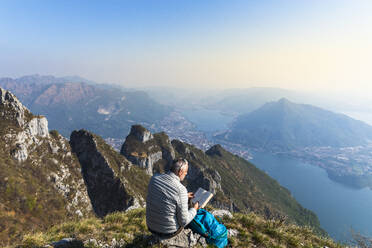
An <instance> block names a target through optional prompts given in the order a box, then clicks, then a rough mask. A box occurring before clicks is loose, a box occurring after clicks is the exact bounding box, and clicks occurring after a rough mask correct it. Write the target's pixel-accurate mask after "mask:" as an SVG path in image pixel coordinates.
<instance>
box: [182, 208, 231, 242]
mask: <svg viewBox="0 0 372 248" xmlns="http://www.w3.org/2000/svg"><path fill="white" fill-rule="evenodd" d="M188 226H189V227H190V229H191V230H192V231H194V232H196V233H198V234H200V235H202V236H204V237H205V239H206V240H207V243H208V244H214V245H215V246H217V247H218V248H223V247H225V246H226V245H227V243H228V241H227V232H228V231H227V228H226V227H225V226H224V225H223V224H220V223H219V222H218V221H217V220H216V218H215V217H214V216H213V214H211V213H209V212H208V211H206V210H204V209H199V210H198V212H197V213H196V216H195V218H194V219H193V220H192V221H191V222H190V224H189V225H188Z"/></svg>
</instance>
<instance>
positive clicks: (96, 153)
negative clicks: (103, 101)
mask: <svg viewBox="0 0 372 248" xmlns="http://www.w3.org/2000/svg"><path fill="white" fill-rule="evenodd" d="M70 144H71V147H72V151H73V152H74V154H76V156H77V157H78V159H79V161H80V164H81V167H82V175H83V178H84V181H85V184H86V185H87V189H88V194H89V197H90V199H91V201H92V205H93V209H94V212H95V213H96V214H97V216H99V217H103V216H105V215H106V214H108V213H111V212H115V211H124V210H128V209H131V208H136V207H139V206H143V205H144V197H145V194H146V190H147V187H146V186H147V183H148V181H149V177H148V176H147V175H146V174H145V172H144V171H143V170H141V169H139V168H136V167H133V166H132V164H131V163H130V162H129V161H128V160H127V159H125V157H124V156H121V155H120V154H119V153H117V152H116V151H115V150H114V149H113V148H112V147H110V146H109V145H107V144H106V143H105V142H104V141H103V139H102V138H100V137H99V136H96V135H94V134H92V133H90V132H88V131H85V130H80V131H74V132H72V134H71V138H70Z"/></svg>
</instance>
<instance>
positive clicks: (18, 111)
mask: <svg viewBox="0 0 372 248" xmlns="http://www.w3.org/2000/svg"><path fill="white" fill-rule="evenodd" d="M0 106H1V107H3V109H4V110H5V111H4V112H2V117H5V119H8V120H14V121H16V123H17V125H18V126H19V127H22V126H23V124H24V122H25V113H29V110H28V109H27V108H26V107H25V106H23V104H22V103H21V102H20V101H19V100H18V99H17V98H16V97H15V96H14V95H13V94H12V93H10V92H9V91H7V90H4V89H2V88H0Z"/></svg>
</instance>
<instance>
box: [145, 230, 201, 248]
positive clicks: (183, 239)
mask: <svg viewBox="0 0 372 248" xmlns="http://www.w3.org/2000/svg"><path fill="white" fill-rule="evenodd" d="M148 244H149V246H152V245H155V244H161V245H162V246H164V247H168V248H181V247H194V246H196V245H198V246H199V247H206V246H207V242H206V241H205V238H204V237H202V236H200V235H199V234H197V233H193V232H192V231H191V229H183V230H182V231H181V232H180V233H179V234H178V235H177V236H175V237H172V238H168V239H166V238H162V237H159V236H157V235H155V234H152V235H151V237H150V239H149V243H148Z"/></svg>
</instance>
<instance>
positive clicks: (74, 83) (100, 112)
mask: <svg viewBox="0 0 372 248" xmlns="http://www.w3.org/2000/svg"><path fill="white" fill-rule="evenodd" d="M0 86H1V87H3V88H5V89H7V90H10V91H11V92H12V93H14V94H16V95H17V96H18V97H19V98H20V100H21V101H22V102H23V103H24V104H25V105H26V106H27V107H28V108H29V109H30V110H31V111H32V112H33V113H35V114H39V115H45V116H46V117H47V118H48V120H49V126H50V128H51V129H57V130H58V131H59V132H60V133H61V134H62V135H64V136H65V137H68V136H69V135H70V133H71V132H72V131H73V130H75V129H81V128H85V129H87V130H90V131H93V132H95V133H97V134H99V135H101V136H103V137H105V138H106V137H114V138H124V137H125V135H126V134H127V133H128V131H129V129H130V126H131V125H132V124H133V123H141V124H142V125H144V126H146V127H148V128H151V127H152V128H154V126H155V125H154V123H156V122H157V121H160V120H162V119H164V117H166V116H167V115H169V113H170V111H171V108H170V107H167V106H164V105H161V104H159V103H157V102H156V101H154V100H153V99H151V98H150V97H149V96H148V95H147V94H146V93H145V92H143V91H123V90H122V89H119V88H118V87H114V86H109V85H99V84H96V83H94V82H92V81H89V80H86V79H83V78H80V77H63V78H56V77H53V76H40V75H32V76H25V77H21V78H17V79H12V78H1V79H0Z"/></svg>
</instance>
